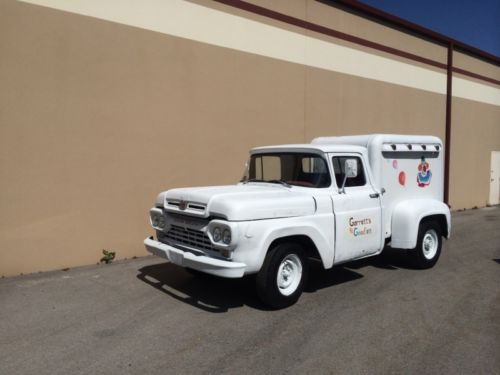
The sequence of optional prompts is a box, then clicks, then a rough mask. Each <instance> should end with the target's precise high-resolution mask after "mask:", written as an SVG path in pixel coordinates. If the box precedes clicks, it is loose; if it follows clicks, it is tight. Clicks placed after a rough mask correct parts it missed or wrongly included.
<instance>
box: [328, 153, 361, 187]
mask: <svg viewBox="0 0 500 375" xmlns="http://www.w3.org/2000/svg"><path fill="white" fill-rule="evenodd" d="M347 159H356V160H357V161H358V175H357V176H356V177H354V178H348V179H347V180H346V182H345V187H352V186H365V185H366V178H365V168H364V167H363V163H362V162H361V158H360V157H357V156H334V157H333V159H332V163H333V173H334V175H335V181H337V186H338V187H341V186H342V183H343V182H344V177H345V170H344V168H345V161H346V160H347Z"/></svg>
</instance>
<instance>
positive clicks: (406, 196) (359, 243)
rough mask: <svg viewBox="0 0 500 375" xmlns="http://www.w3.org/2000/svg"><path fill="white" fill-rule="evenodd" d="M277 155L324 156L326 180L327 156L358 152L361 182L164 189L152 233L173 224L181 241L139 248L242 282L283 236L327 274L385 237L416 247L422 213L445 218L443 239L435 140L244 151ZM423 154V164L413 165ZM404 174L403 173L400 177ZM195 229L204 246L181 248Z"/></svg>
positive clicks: (375, 250)
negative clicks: (300, 243) (226, 232)
mask: <svg viewBox="0 0 500 375" xmlns="http://www.w3.org/2000/svg"><path fill="white" fill-rule="evenodd" d="M393 145H394V146H393ZM408 145H411V149H410V147H408ZM394 148H395V149H394ZM275 152H276V153H279V152H306V153H315V154H318V155H320V156H322V157H323V158H324V159H325V160H326V162H327V164H328V168H329V172H330V173H331V174H332V172H333V164H332V158H333V157H335V156H342V157H352V156H357V157H359V158H361V160H362V163H363V168H364V169H363V170H364V173H365V176H366V184H365V185H364V186H353V187H346V188H345V192H342V193H341V192H340V189H339V188H340V186H337V184H336V182H335V178H333V174H332V183H331V185H330V186H329V187H324V188H309V187H300V186H284V185H280V184H272V183H261V182H255V183H252V182H249V183H240V184H237V185H230V186H215V187H200V188H181V189H172V190H169V191H166V192H163V193H161V194H159V195H158V197H157V198H156V201H155V207H156V208H154V209H152V210H151V211H152V212H153V214H155V215H165V220H164V222H165V226H164V227H162V228H159V227H155V226H153V227H154V228H155V229H156V230H157V231H160V234H162V233H167V232H168V231H169V230H170V229H171V228H173V227H175V228H177V230H178V231H180V233H181V236H182V235H185V236H187V237H186V238H187V239H186V238H183V239H182V238H181V240H182V241H184V242H182V243H181V242H177V238H174V239H173V240H172V238H170V240H168V241H174V242H172V243H170V242H169V243H164V242H160V241H155V240H152V239H151V238H148V239H146V240H145V245H146V249H147V250H148V251H149V252H151V253H153V254H155V255H159V256H162V257H164V258H166V259H170V260H171V261H173V262H174V263H176V264H179V265H182V266H184V267H190V268H194V269H198V270H200V271H203V272H207V273H211V274H214V275H218V276H222V277H241V276H243V275H244V274H252V273H256V272H258V271H259V270H260V269H261V267H262V264H263V262H264V259H265V257H266V254H267V252H268V250H269V249H270V248H271V247H272V244H273V242H274V241H276V240H280V239H283V238H285V237H292V236H294V238H295V239H297V237H296V236H301V238H307V239H308V240H310V241H312V243H313V244H314V246H315V248H316V250H317V254H318V255H319V258H320V259H321V261H322V263H323V266H324V267H325V268H330V267H332V266H333V265H334V264H338V263H343V262H346V261H350V260H354V259H358V258H363V257H366V256H371V255H376V254H379V253H380V252H381V251H382V250H383V248H384V244H385V239H387V238H389V237H391V236H392V237H391V245H392V246H393V247H395V248H402V249H410V248H414V247H415V246H416V241H417V235H418V226H419V223H420V221H421V220H422V219H424V218H425V217H427V216H431V215H442V216H444V217H445V218H446V223H447V228H446V232H447V234H448V236H449V232H450V227H451V223H450V212H449V208H448V206H447V205H445V204H444V203H443V202H442V196H443V180H444V179H443V174H444V170H443V146H442V143H441V141H440V140H439V139H438V138H436V137H430V136H403V135H367V136H352V137H326V138H317V139H315V140H314V141H313V142H312V143H311V144H305V145H283V146H268V147H259V148H255V149H252V150H251V151H250V153H251V154H259V153H262V154H269V153H275ZM422 155H425V156H426V157H427V159H425V160H421V156H422ZM418 168H421V170H420V171H419V169H418ZM422 171H423V172H422ZM429 171H431V173H429ZM419 172H420V173H421V175H419V177H417V175H418V173H419ZM402 173H403V174H404V175H405V176H406V178H405V179H403V180H401V177H400V176H401V174H402ZM384 192H385V193H384ZM152 223H153V222H152ZM152 225H153V224H152ZM216 226H220V227H221V228H222V229H224V228H228V229H230V231H231V234H232V237H231V241H230V243H229V242H228V243H227V244H222V243H221V242H220V241H219V242H216V241H215V240H214V235H213V230H214V228H215V227H216ZM193 233H195V237H196V236H197V237H196V241H205V246H209V247H210V246H212V248H208V249H205V250H200V249H199V248H196V246H194V245H193V246H194V247H193V246H192V244H188V245H186V243H187V242H185V241H190V238H191V237H189V236H193ZM193 238H194V237H193ZM195 244H196V243H195ZM207 244H208V245H207ZM223 251H224V252H223ZM219 252H220V253H219ZM179 254H184V255H183V256H182V257H181V256H180V255H179ZM193 254H194V255H193Z"/></svg>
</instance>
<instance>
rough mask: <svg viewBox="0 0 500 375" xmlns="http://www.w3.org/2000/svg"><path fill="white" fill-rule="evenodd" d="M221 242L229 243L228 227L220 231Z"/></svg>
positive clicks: (229, 233)
mask: <svg viewBox="0 0 500 375" xmlns="http://www.w3.org/2000/svg"><path fill="white" fill-rule="evenodd" d="M222 242H224V243H225V244H226V245H229V244H230V243H231V231H230V230H229V229H224V232H223V233H222Z"/></svg>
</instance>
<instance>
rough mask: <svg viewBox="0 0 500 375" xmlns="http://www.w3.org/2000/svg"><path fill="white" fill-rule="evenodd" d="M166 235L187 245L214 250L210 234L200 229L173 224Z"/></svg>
mask: <svg viewBox="0 0 500 375" xmlns="http://www.w3.org/2000/svg"><path fill="white" fill-rule="evenodd" d="M164 236H165V238H167V239H169V240H171V241H173V242H176V243H178V244H182V245H187V246H190V247H192V248H194V249H200V250H212V251H213V250H214V248H213V246H212V243H211V242H210V239H209V238H208V236H207V235H206V234H205V233H204V232H202V231H199V230H195V229H190V228H183V227H181V226H178V225H171V226H170V229H169V231H168V232H167V233H165V235H164Z"/></svg>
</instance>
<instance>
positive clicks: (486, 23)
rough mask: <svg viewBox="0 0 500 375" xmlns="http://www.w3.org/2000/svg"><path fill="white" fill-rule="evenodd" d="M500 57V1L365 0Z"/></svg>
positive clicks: (388, 11)
mask: <svg viewBox="0 0 500 375" xmlns="http://www.w3.org/2000/svg"><path fill="white" fill-rule="evenodd" d="M362 2H363V3H365V4H367V5H370V6H372V7H375V8H377V9H380V10H383V11H385V12H387V13H390V14H393V15H395V16H398V17H401V18H403V19H405V20H408V21H411V22H413V23H416V24H418V25H421V26H424V27H426V28H428V29H431V30H433V31H436V32H438V33H441V34H443V35H446V36H449V37H451V38H453V39H456V40H459V41H461V42H464V43H467V44H469V45H471V46H473V47H476V48H479V49H481V50H483V51H486V52H489V53H491V54H493V55H496V56H498V57H500V0H476V1H473V0H469V1H466V0H455V1H453V0H434V1H431V0H419V1H410V0H362Z"/></svg>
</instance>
